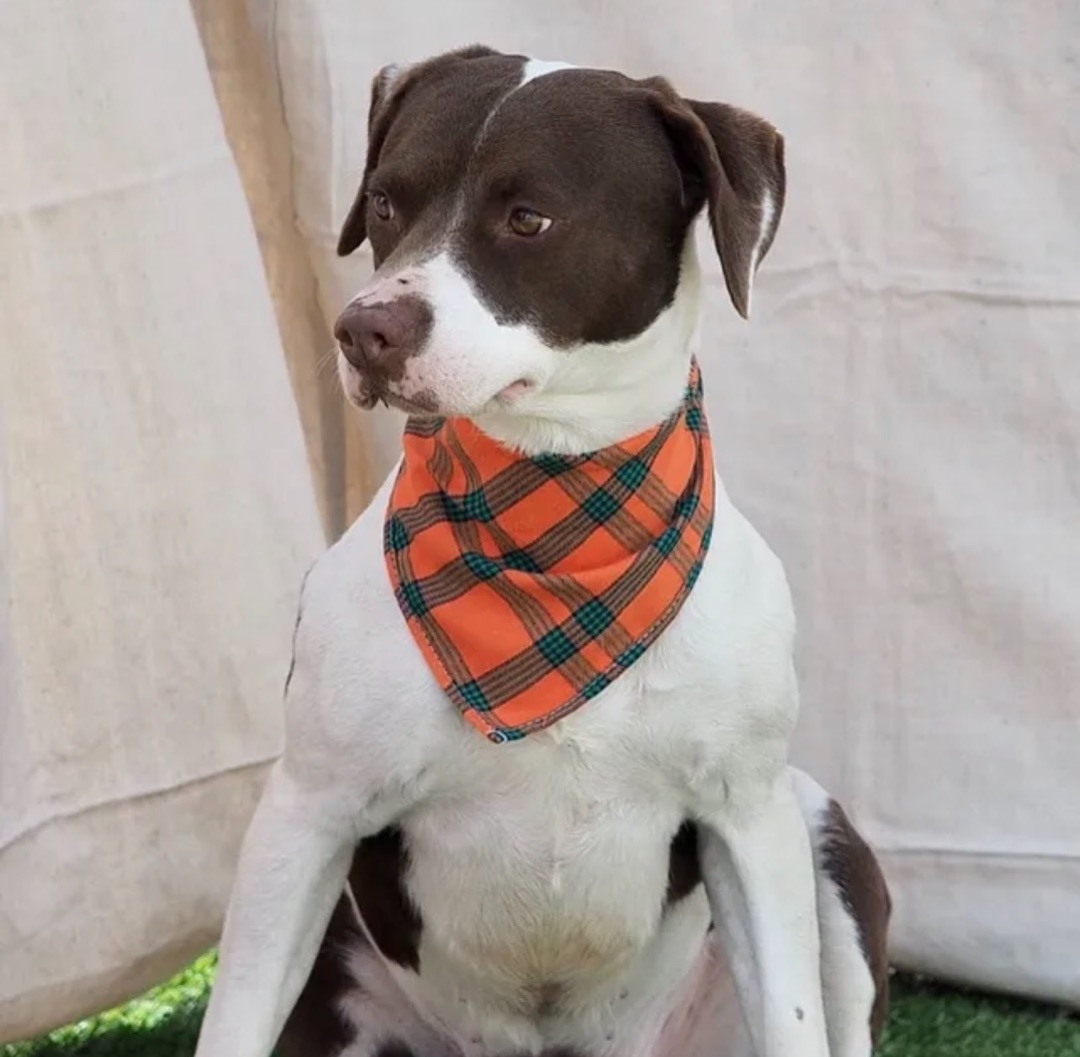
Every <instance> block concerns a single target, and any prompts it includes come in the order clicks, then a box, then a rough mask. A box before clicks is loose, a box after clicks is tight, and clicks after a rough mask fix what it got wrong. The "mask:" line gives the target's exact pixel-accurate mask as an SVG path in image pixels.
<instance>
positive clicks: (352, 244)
mask: <svg viewBox="0 0 1080 1057" xmlns="http://www.w3.org/2000/svg"><path fill="white" fill-rule="evenodd" d="M401 74H402V69H401V67H400V66H384V67H383V68H382V69H381V70H380V71H379V72H378V73H377V74H376V75H375V79H374V80H373V81H372V82H371V102H370V103H369V104H368V148H367V159H366V160H365V162H364V176H363V179H362V180H361V181H360V190H359V191H357V193H356V198H355V199H354V200H353V204H352V206H351V207H350V208H349V213H348V215H347V216H346V217H345V223H344V224H342V225H341V234H340V235H339V236H338V244H337V253H338V256H339V257H348V256H349V254H350V253H352V252H353V250H355V249H356V248H357V247H358V246H359V245H360V244H361V243H362V242H363V241H364V239H366V238H367V221H366V217H365V213H366V212H367V179H368V173H370V172H371V170H372V168H374V165H375V161H376V160H377V159H378V157H379V151H380V150H381V149H382V143H383V140H384V139H386V130H387V128H388V127H389V124H390V122H389V120H388V119H389V116H390V115H389V113H387V110H388V107H387V105H386V104H387V103H388V102H389V98H390V94H391V89H392V88H393V85H394V82H395V81H397V80H398V78H399V77H400V76H401Z"/></svg>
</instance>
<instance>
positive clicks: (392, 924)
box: [349, 826, 423, 972]
mask: <svg viewBox="0 0 1080 1057" xmlns="http://www.w3.org/2000/svg"><path fill="white" fill-rule="evenodd" d="M408 869H409V852H408V848H407V847H406V844H405V835H404V834H403V833H402V832H401V830H400V829H399V828H398V827H396V826H391V827H388V828H387V829H384V830H383V831H382V832H381V833H377V834H376V835H375V836H374V837H368V838H367V839H366V840H363V841H361V842H360V844H359V846H358V847H357V849H356V854H355V855H354V856H353V864H352V869H351V871H350V872H349V885H350V887H351V888H352V893H353V898H354V899H355V900H356V907H357V910H359V911H360V916H361V917H362V918H363V919H364V924H365V925H367V927H368V931H369V932H370V933H371V938H372V939H373V940H374V941H375V946H376V947H378V948H379V950H380V951H381V952H382V954H383V956H384V957H385V958H388V959H389V960H390V961H392V962H395V963H397V964H398V965H401V966H403V967H405V968H407V969H412V970H413V971H414V972H418V971H419V969H420V933H421V932H422V931H423V921H422V920H421V918H420V913H419V911H418V910H417V909H416V907H415V906H414V905H413V902H412V900H411V899H410V898H409V893H408V891H407V890H406V888H405V877H406V874H407V872H408Z"/></svg>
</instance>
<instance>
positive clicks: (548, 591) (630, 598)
mask: <svg viewBox="0 0 1080 1057" xmlns="http://www.w3.org/2000/svg"><path fill="white" fill-rule="evenodd" d="M404 448H405V457H404V460H403V462H402V465H401V470H400V471H399V474H398V477H397V479H396V481H395V483H394V486H393V490H392V492H391V495H390V502H389V505H388V507H387V511H386V521H385V526H384V546H385V553H386V565H387V569H388V571H389V574H390V581H391V583H392V585H393V588H394V593H395V596H396V597H397V602H398V605H399V606H400V607H401V612H402V614H403V615H404V617H405V619H406V621H407V622H408V625H409V628H410V630H411V631H412V633H413V636H414V638H415V639H416V642H417V644H418V645H419V647H420V652H421V653H422V654H423V655H424V659H425V660H426V661H427V663H428V665H429V666H430V668H431V670H432V672H433V673H434V675H435V678H436V679H437V680H438V683H439V685H440V686H441V687H442V688H443V690H445V691H446V693H447V694H448V695H449V697H450V699H451V700H452V701H453V702H454V704H455V705H456V706H457V707H458V709H459V710H460V711H461V713H462V715H463V716H464V717H465V719H466V720H467V721H468V722H469V723H470V724H471V725H472V726H474V727H475V728H476V729H478V730H479V731H481V732H482V733H484V734H486V735H487V736H488V737H489V738H490V739H491V740H492V741H496V742H506V741H513V740H516V739H519V738H522V737H524V736H525V735H526V734H529V733H531V732H533V731H536V730H541V729H543V728H544V727H547V726H550V725H551V724H552V723H554V722H556V720H558V719H561V718H562V717H563V716H566V715H568V714H569V713H570V712H572V711H574V709H576V708H578V707H579V706H581V705H582V704H584V703H585V702H586V701H588V700H589V699H590V698H593V697H595V696H596V695H597V694H598V693H600V691H601V690H603V689H604V688H605V687H606V686H608V685H610V684H611V683H612V682H613V681H614V680H615V679H616V678H617V677H618V676H619V675H621V674H622V673H623V672H625V671H626V670H627V668H629V667H630V666H631V665H632V664H633V663H634V662H635V661H636V660H637V659H638V658H639V657H641V655H642V654H643V653H644V652H645V650H646V649H648V647H649V646H650V645H651V643H652V642H653V641H654V640H655V639H656V637H657V636H658V635H659V634H660V633H661V632H662V631H663V630H664V628H666V627H667V625H668V624H669V623H670V622H671V620H672V619H673V617H674V616H675V614H676V613H677V612H678V611H679V607H680V606H681V605H682V603H683V602H684V601H685V600H686V598H687V596H688V595H689V594H690V590H691V588H692V587H693V585H694V581H695V580H696V579H697V576H698V573H699V572H700V570H701V563H702V560H703V558H704V557H705V552H706V551H707V550H708V546H709V536H710V534H711V530H712V520H713V493H714V488H715V484H714V479H713V460H712V448H711V445H710V443H709V430H708V424H707V422H706V420H705V413H704V408H703V404H702V388H701V377H700V373H699V371H698V368H697V364H696V363H695V364H694V365H693V367H692V370H691V376H690V383H689V385H688V386H687V390H686V397H685V399H684V401H683V404H682V406H681V407H680V408H679V410H678V411H677V412H676V413H675V414H674V415H672V416H671V418H669V419H668V420H667V421H665V422H664V423H662V424H661V425H660V426H658V427H656V428H654V429H650V430H647V431H646V432H644V433H641V434H639V435H638V436H636V437H633V438H631V439H630V440H627V441H625V442H623V443H621V444H616V445H614V446H613V447H610V448H604V449H602V450H600V451H597V452H593V453H592V454H589V455H579V456H561V455H542V456H538V457H535V458H527V457H524V456H521V455H518V454H515V453H514V452H512V451H510V450H508V449H507V448H505V447H503V446H502V445H500V444H498V443H497V442H496V441H494V440H492V439H490V438H489V437H487V436H486V435H484V434H483V433H481V432H480V430H478V429H477V428H476V427H475V426H474V425H473V424H472V423H471V422H469V421H468V420H466V419H427V420H424V419H411V420H410V421H409V423H408V425H407V426H406V430H405V437H404Z"/></svg>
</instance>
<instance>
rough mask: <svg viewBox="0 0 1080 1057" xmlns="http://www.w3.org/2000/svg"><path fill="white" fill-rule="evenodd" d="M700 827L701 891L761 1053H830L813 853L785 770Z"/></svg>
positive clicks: (780, 1056) (814, 1056)
mask: <svg viewBox="0 0 1080 1057" xmlns="http://www.w3.org/2000/svg"><path fill="white" fill-rule="evenodd" d="M704 822H705V825H704V827H703V834H702V847H701V860H702V872H703V875H704V880H705V889H706V892H707V893H708V897H709V904H710V907H711V909H712V914H713V919H714V921H715V922H716V925H717V927H718V928H719V929H720V931H721V935H722V937H723V938H724V941H725V945H726V948H727V950H728V952H729V957H730V961H731V970H732V975H733V977H734V980H735V985H736V988H737V990H738V993H739V998H740V1001H741V1003H742V1005H743V1009H744V1013H745V1016H746V1018H747V1022H748V1024H749V1027H750V1032H751V1036H752V1038H753V1040H754V1047H755V1049H756V1051H757V1054H758V1057H828V1054H829V1047H828V1040H827V1035H826V1026H825V1011H824V999H823V992H822V986H821V968H820V933H819V930H818V922H817V908H816V896H815V880H814V865H813V857H812V853H811V848H810V839H809V835H808V833H807V828H806V822H805V820H804V818H803V814H802V812H801V810H800V809H799V805H798V801H797V800H796V797H795V794H794V791H793V789H792V786H791V781H790V779H789V777H788V774H787V771H786V770H783V771H781V773H780V774H779V775H778V776H777V778H776V779H775V780H774V781H773V782H771V783H770V784H769V786H768V790H767V793H766V795H765V796H764V797H755V798H754V800H753V802H748V801H746V800H743V801H741V802H740V801H739V800H728V801H727V802H726V804H725V805H724V807H722V808H720V809H717V810H713V811H712V812H710V813H709V817H707V818H705V819H704Z"/></svg>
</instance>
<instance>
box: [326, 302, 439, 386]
mask: <svg viewBox="0 0 1080 1057" xmlns="http://www.w3.org/2000/svg"><path fill="white" fill-rule="evenodd" d="M429 318H430V313H429V312H428V311H427V307H426V305H424V304H423V302H420V301H418V300H417V299H414V298H408V297H403V298H400V299H398V300H396V301H386V302H382V303H379V304H374V305H365V304H360V303H354V304H351V305H349V306H348V307H347V308H346V309H345V311H344V312H342V313H341V315H340V316H338V319H337V322H336V323H335V324H334V337H335V338H337V340H338V343H339V345H340V346H341V351H342V353H343V355H344V356H345V359H347V360H348V361H349V363H351V364H352V365H353V366H354V367H356V368H358V369H359V370H363V371H368V372H374V373H377V374H378V373H386V371H387V369H388V368H391V367H392V366H393V365H394V364H395V363H396V362H397V361H400V360H403V359H404V358H405V357H406V356H408V355H409V354H410V353H413V352H416V351H417V350H418V348H419V345H420V342H421V341H422V339H423V333H422V332H423V331H424V330H425V328H426V323H427V321H428V319H429Z"/></svg>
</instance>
